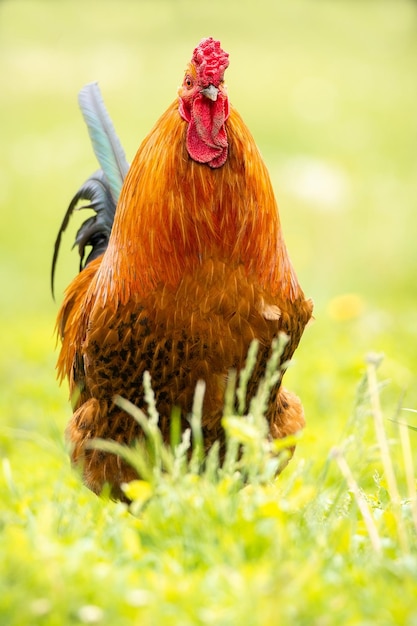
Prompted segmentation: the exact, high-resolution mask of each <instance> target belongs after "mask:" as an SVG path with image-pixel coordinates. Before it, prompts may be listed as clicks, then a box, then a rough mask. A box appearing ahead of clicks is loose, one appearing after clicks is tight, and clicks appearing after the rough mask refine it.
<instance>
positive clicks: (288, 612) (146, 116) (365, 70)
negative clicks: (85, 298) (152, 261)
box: [0, 0, 417, 626]
mask: <svg viewBox="0 0 417 626" xmlns="http://www.w3.org/2000/svg"><path fill="white" fill-rule="evenodd" d="M415 13H416V8H415V4H414V3H412V2H411V1H410V2H406V1H405V0H397V2H389V1H384V0H380V1H378V2H376V1H371V0H369V1H368V0H365V1H362V2H353V1H348V0H340V1H338V2H334V1H333V2H331V1H330V0H321V1H320V2H314V1H313V0H296V1H294V2H284V1H282V0H280V1H277V2H273V1H272V0H261V1H260V2H258V3H256V4H252V3H249V2H241V1H239V2H238V1H237V0H232V1H231V2H229V3H225V2H220V1H218V0H214V1H213V2H207V1H205V2H203V1H194V2H191V0H175V1H174V0H172V1H168V0H158V1H154V2H151V1H150V0H149V1H143V0H141V1H139V2H136V3H133V2H119V3H110V2H107V3H106V2H104V3H103V2H101V3H99V2H91V1H88V2H84V3H82V4H79V3H75V2H69V1H68V2H67V1H61V2H59V3H53V4H52V3H49V2H46V1H45V2H40V1H38V0H33V1H31V2H25V1H23V0H15V1H11V0H4V1H3V3H1V4H0V94H1V95H0V120H1V122H0V125H1V138H2V149H1V156H0V205H1V206H0V215H1V220H2V221H1V228H0V276H1V293H2V295H1V307H0V346H1V355H0V385H1V393H0V416H1V424H0V457H1V463H2V467H1V469H0V497H1V506H0V622H1V623H5V624H10V625H13V626H14V625H16V626H18V625H19V626H20V625H21V624H42V625H51V626H52V625H53V626H55V625H56V624H82V623H87V624H88V623H90V624H91V623H93V624H94V623H96V624H103V625H106V624H118V625H119V624H120V625H122V626H123V625H124V624H141V625H142V624H150V625H153V624H181V625H183V624H185V625H187V624H221V625H226V624H231V625H232V624H233V625H234V624H244V625H246V624H247V625H251V624H256V625H260V624H262V626H263V625H264V624H275V623H282V624H297V625H299V624H300V625H302V624H306V625H309V626H310V625H311V624H315V625H317V626H326V625H327V624H329V625H332V624H336V623H343V624H347V625H350V624H355V625H361V626H367V625H371V624H376V623H377V624H378V625H379V624H382V625H385V624H386V625H396V624H409V625H413V624H417V608H416V603H415V589H416V587H417V556H416V549H415V543H416V532H417V528H416V520H415V517H413V508H412V503H413V498H415V488H416V479H415V469H413V468H412V464H414V468H415V467H416V459H415V452H414V451H415V449H416V436H417V435H416V432H415V431H414V430H412V429H409V430H404V429H400V428H399V426H398V424H397V423H395V422H393V421H392V420H396V421H400V422H407V423H408V424H409V425H410V426H411V427H413V428H415V427H416V425H417V416H416V413H415V412H412V411H405V410H404V409H405V408H408V409H412V410H415V409H416V408H417V380H416V365H417V356H416V355H417V350H416V347H417V326H416V323H415V270H416V266H417V252H416V250H417V248H416V246H415V234H414V233H415V232H416V227H417V218H416V214H417V213H416V209H417V206H416V204H417V161H416V158H415V137H416V131H417V116H416V115H415V103H416V100H417V83H416V81H415V61H414V59H415V55H416V52H417V50H416V48H417V43H416V42H417V39H416V36H415V35H416V33H415V30H416V25H415V24H416V22H415V18H416V15H415ZM210 34H211V35H213V36H215V37H218V38H219V39H221V41H222V43H223V45H224V47H225V48H226V49H227V50H228V51H229V52H230V55H231V65H230V68H229V69H228V75H227V81H228V86H229V93H230V96H231V99H232V101H233V103H234V104H235V105H236V106H237V108H238V109H239V111H240V112H241V113H242V115H243V116H244V118H245V120H246V121H247V123H248V125H249V127H250V128H251V130H252V132H253V134H254V135H255V138H256V140H257V142H258V145H259V146H260V148H261V151H262V153H263V155H264V158H265V160H266V162H267V165H268V167H269V169H270V172H271V176H272V180H273V184H274V187H275V189H276V193H277V197H278V201H279V205H280V212H281V219H282V222H283V226H284V232H285V235H286V240H287V244H288V248H289V250H290V253H291V257H292V259H293V261H294V265H295V267H296V269H297V272H298V274H299V278H300V282H301V283H302V285H303V287H304V289H305V291H306V293H307V294H308V295H309V296H312V297H313V298H314V300H315V303H316V309H315V317H316V321H315V323H314V324H313V325H312V326H311V327H309V328H308V329H307V331H306V333H305V336H304V337H303V340H302V342H301V345H300V347H299V349H298V350H297V352H296V355H295V360H294V364H293V367H291V368H290V370H289V371H288V372H287V374H286V384H287V386H288V387H290V388H292V389H294V390H295V391H296V392H297V393H298V394H299V395H300V396H301V398H302V399H303V402H304V405H305V409H306V414H307V428H306V430H305V432H304V433H303V436H302V437H301V439H300V441H299V442H298V447H297V452H296V455H295V457H294V459H293V460H292V461H291V463H290V464H289V466H288V468H287V469H286V470H285V471H284V473H283V474H282V476H280V477H279V478H278V479H277V480H272V479H271V477H270V474H269V469H270V465H269V463H268V459H269V460H270V457H269V454H270V452H271V451H270V450H268V444H267V442H265V441H264V439H263V437H261V436H259V435H256V433H259V432H261V430H262V422H261V421H258V422H257V428H255V430H254V429H253V427H252V425H250V424H249V425H248V427H247V428H246V430H245V429H244V427H243V426H242V428H241V429H239V422H238V423H237V424H236V422H233V421H232V422H231V423H230V425H231V427H232V426H233V427H234V430H233V431H232V434H233V435H234V436H235V437H237V438H238V439H239V438H240V439H242V437H243V439H245V443H246V446H247V450H248V455H247V457H246V460H245V461H244V462H243V464H242V465H241V466H239V464H238V465H237V466H236V465H233V464H232V463H231V464H230V466H229V467H228V468H225V469H224V470H223V471H222V472H221V471H217V470H216V467H215V464H214V463H213V464H212V465H211V471H210V472H209V471H207V472H202V473H197V472H196V469H195V467H188V466H187V465H186V464H185V462H180V461H177V464H175V463H171V465H170V461H169V458H170V457H169V454H168V453H163V454H164V459H165V460H164V462H165V463H166V464H168V466H169V467H168V469H169V471H167V472H165V473H161V472H159V471H156V470H155V471H154V472H153V473H152V474H151V475H149V476H147V480H146V481H143V482H142V483H138V484H136V485H133V486H132V489H133V495H134V496H135V505H134V511H133V512H134V514H133V515H132V514H131V513H129V512H128V511H127V510H126V507H125V506H124V505H121V504H114V503H112V502H109V501H107V500H106V499H99V498H96V497H95V496H93V495H92V494H90V493H89V492H88V491H87V490H86V489H85V488H84V487H82V486H81V485H80V482H79V479H78V477H77V476H76V475H75V474H74V473H73V472H72V471H71V469H70V467H69V463H68V455H67V451H66V450H65V445H64V442H63V431H64V428H65V423H66V422H67V420H68V417H69V414H70V409H69V404H68V402H67V389H66V388H65V386H63V387H62V388H59V387H58V386H57V383H56V381H55V372H54V362H55V358H56V352H55V340H54V336H53V327H54V320H55V316H56V311H57V304H55V303H53V301H52V300H51V298H50V294H49V266H50V258H51V252H52V247H53V242H54V237H55V233H56V230H57V228H58V226H59V223H60V220H61V218H62V215H63V212H64V210H65V208H66V206H67V204H68V201H69V200H70V198H71V197H72V194H73V193H74V191H75V190H76V189H77V188H78V187H79V185H80V184H81V183H82V182H83V181H84V180H85V179H86V178H87V177H88V176H89V174H90V173H91V172H92V171H93V170H94V169H95V168H96V163H95V161H94V157H93V154H92V151H91V149H90V146H89V140H88V136H87V133H86V131H85V128H84V125H83V122H82V119H81V115H80V114H79V111H78V108H77V103H76V95H77V92H78V90H79V88H80V87H81V86H82V85H83V84H85V83H86V82H89V81H91V80H98V81H99V82H100V85H101V88H102V92H103V95H104V98H105V101H106V103H107V105H108V108H109V111H110V113H111V116H112V118H113V121H114V123H115V126H116V129H117V131H118V133H119V136H120V138H121V140H122V143H123V145H124V146H125V148H126V153H127V156H128V158H129V159H131V158H132V157H133V154H134V152H135V150H136V148H137V146H138V144H139V142H140V141H141V139H142V138H143V136H144V135H145V134H146V132H147V131H148V130H149V129H150V127H151V125H152V124H153V123H154V121H155V120H156V118H157V117H158V116H159V115H160V113H161V112H162V111H163V110H164V109H165V108H166V107H167V105H168V104H169V102H170V101H171V100H172V99H173V98H174V97H175V92H176V88H177V85H178V84H179V83H180V80H181V74H182V70H183V68H184V65H185V63H186V61H187V59H188V58H189V55H190V51H191V50H192V48H193V46H194V45H195V44H196V43H197V42H198V40H199V39H200V38H201V37H203V36H207V35H210ZM70 245H71V234H70V235H68V237H67V238H66V241H65V242H64V248H65V246H66V249H64V254H63V257H62V261H61V264H60V266H59V268H58V285H57V287H58V289H57V292H58V296H57V297H58V299H59V298H60V297H61V295H60V294H61V293H62V289H63V288H64V287H65V285H66V283H67V282H68V281H69V279H70V277H71V276H73V275H74V273H75V272H76V270H77V260H76V258H75V257H76V255H75V254H70V252H69V248H70ZM370 352H373V353H383V354H384V358H383V360H382V362H381V364H380V365H379V367H378V368H377V367H376V365H375V362H374V361H373V360H372V359H371V360H370V361H366V358H365V355H366V354H368V353H370ZM376 376H378V379H377V384H376V383H375V377H376ZM376 387H377V388H376ZM381 416H382V424H383V429H381V428H380V426H378V424H380V421H381ZM248 433H252V436H248ZM377 433H379V435H378V434H377ZM381 433H382V434H383V436H382V435H381ZM407 434H408V438H407ZM381 436H382V439H381ZM245 437H246V438H245ZM408 440H409V442H410V448H411V451H412V452H411V459H412V460H411V465H410V461H409V457H408ZM261 453H262V454H261ZM413 457H414V458H413ZM271 462H272V461H271ZM248 469H250V476H249V478H248V480H247V483H246V484H245V485H243V486H242V476H245V475H246V476H247V474H248ZM393 476H394V478H393ZM414 502H415V500H414Z"/></svg>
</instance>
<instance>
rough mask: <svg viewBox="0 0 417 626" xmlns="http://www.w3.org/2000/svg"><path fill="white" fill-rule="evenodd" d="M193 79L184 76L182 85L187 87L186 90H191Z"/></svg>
mask: <svg viewBox="0 0 417 626" xmlns="http://www.w3.org/2000/svg"><path fill="white" fill-rule="evenodd" d="M193 84H194V83H193V79H192V78H191V76H186V77H185V78H184V85H185V86H186V87H187V89H191V88H192V86H193Z"/></svg>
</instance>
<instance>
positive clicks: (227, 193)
mask: <svg viewBox="0 0 417 626" xmlns="http://www.w3.org/2000/svg"><path fill="white" fill-rule="evenodd" d="M228 65H229V55H228V54H227V53H226V52H225V51H224V50H223V49H222V48H221V46H220V42H218V41H215V40H214V39H212V38H211V37H210V38H207V39H203V40H202V41H201V42H200V43H199V44H198V46H197V47H196V48H195V50H194V52H193V55H192V59H191V62H190V63H189V64H188V66H187V69H186V71H185V76H184V79H183V82H182V85H181V86H180V87H179V90H178V97H177V98H176V99H175V101H174V102H173V103H172V104H171V105H170V106H169V107H168V109H167V110H166V112H165V113H164V114H163V115H162V117H160V119H159V120H158V121H157V123H156V124H155V126H154V128H153V129H152V130H151V132H150V133H149V134H148V136H147V137H146V138H145V139H144V141H143V142H142V144H141V146H140V147H139V149H138V152H137V154H136V156H135V158H134V160H133V162H132V164H131V165H130V167H128V165H127V162H126V160H125V156H124V153H123V150H122V149H121V146H120V144H119V143H118V140H117V138H116V137H115V134H114V132H113V130H112V127H111V123H110V121H109V118H107V114H106V112H105V109H104V105H103V106H101V104H100V102H99V96H98V95H97V89H98V88H97V89H96V91H94V89H92V91H91V89H90V91H89V90H88V89H87V90H84V91H83V92H82V93H83V95H82V96H80V98H81V100H80V102H81V104H82V98H84V106H83V105H82V109H83V111H84V114H85V117H86V119H87V123H88V125H89V130H90V134H91V136H92V140H93V143H94V144H95V145H96V146H98V147H97V150H96V152H97V153H100V152H101V156H103V152H106V150H107V154H105V155H104V156H105V158H104V159H103V158H102V159H101V163H102V168H103V169H102V170H100V171H99V172H97V173H96V174H94V175H93V176H92V177H91V178H90V179H89V180H88V181H87V182H86V183H85V184H84V185H83V186H82V187H81V189H80V190H79V192H78V193H77V194H76V196H75V197H74V199H73V201H72V202H71V204H70V207H69V209H68V211H67V214H66V216H65V218H64V221H63V224H62V227H61V229H60V232H59V235H58V238H57V242H56V245H55V253H54V259H53V268H52V280H53V273H54V268H55V263H56V258H57V254H58V249H59V243H60V239H61V235H62V232H63V230H64V229H65V227H66V225H67V223H68V220H69V217H70V215H71V213H72V211H73V209H74V208H75V206H76V205H77V203H78V202H79V200H82V199H84V200H87V201H88V202H89V204H88V206H89V207H91V208H93V209H94V210H95V213H96V214H95V215H94V216H93V217H90V218H89V219H88V220H87V221H86V222H85V223H84V224H83V225H82V226H81V228H80V230H79V231H78V234H77V238H76V243H77V244H78V246H79V248H80V255H81V266H80V269H81V271H80V273H79V274H78V275H77V276H76V278H75V279H74V280H73V281H72V283H71V284H70V285H69V287H68V288H67V290H66V292H65V297H64V301H63V304H62V306H61V309H60V311H59V314H58V319H57V327H58V332H59V336H60V339H61V349H60V354H59V358H58V364H57V369H58V375H59V377H60V378H61V379H63V378H68V380H69V386H70V393H71V397H72V399H73V409H74V413H73V415H72V418H71V420H70V422H69V425H68V427H67V430H66V434H67V437H68V440H69V442H70V445H71V457H72V461H73V463H74V464H75V465H76V466H80V467H81V468H82V472H83V478H84V482H85V484H86V485H87V486H88V487H89V488H90V489H91V490H92V491H94V492H95V493H97V494H99V493H100V492H101V491H102V489H103V487H104V485H105V484H106V483H108V484H109V486H110V491H111V495H112V496H113V497H114V498H121V499H124V494H123V490H122V484H123V483H126V482H129V481H130V480H132V479H134V478H136V477H137V476H136V473H135V471H134V470H133V469H132V467H130V466H129V465H128V464H126V463H125V462H124V461H123V460H122V459H121V458H120V457H118V456H117V455H115V454H110V453H108V452H104V451H103V450H99V449H96V448H94V447H93V446H92V445H91V442H92V440H94V439H95V438H102V439H106V440H113V441H116V442H118V443H120V444H123V445H131V444H132V443H133V442H134V441H135V440H137V439H139V438H141V437H143V433H142V431H141V429H140V427H139V425H138V424H137V422H136V421H135V420H134V419H133V418H132V417H131V416H130V415H129V414H128V413H126V412H125V411H124V410H122V408H120V406H119V405H118V404H116V403H115V402H114V397H115V396H116V395H119V396H122V397H124V398H126V399H128V400H130V401H131V402H133V403H134V404H136V405H137V406H139V407H144V405H145V400H144V389H143V375H144V372H145V371H148V372H149V373H150V376H151V380H152V387H153V390H154V394H155V401H156V406H157V409H158V413H159V415H160V422H159V427H160V429H161V432H162V435H163V437H164V439H165V440H166V441H169V434H170V420H171V415H172V410H173V408H174V407H177V409H178V410H179V411H180V413H181V423H182V428H183V429H185V428H187V427H188V422H187V418H188V416H189V415H190V412H191V409H192V403H193V396H194V391H195V387H196V384H197V382H198V381H199V380H203V381H204V382H205V396H204V403H203V416H202V431H203V437H204V445H205V447H206V449H207V450H208V449H209V448H210V447H211V445H212V444H213V442H214V441H219V442H220V444H221V445H223V444H224V437H225V435H224V431H223V428H222V410H223V405H224V394H225V388H226V383H227V376H228V373H229V372H230V370H235V371H236V372H239V371H240V370H241V369H242V368H243V367H244V365H245V359H246V355H247V352H248V348H249V346H250V344H251V342H252V341H253V340H257V342H258V344H259V349H258V353H257V361H256V365H255V368H254V371H253V373H252V378H251V380H250V381H249V384H248V398H247V401H248V402H249V400H250V397H251V396H253V395H254V393H255V391H256V387H257V384H258V383H259V381H260V379H261V378H262V376H263V374H264V371H265V366H266V363H267V361H268V358H269V356H270V354H271V344H272V343H273V341H274V338H276V337H277V336H278V335H279V334H280V333H285V334H286V335H287V336H288V341H287V343H286V345H285V348H284V350H283V353H282V355H281V357H280V359H281V365H282V366H283V368H282V373H283V372H284V370H285V363H287V362H288V360H289V359H290V358H291V356H292V354H293V352H294V350H295V349H296V347H297V345H298V343H299V340H300V338H301V335H302V333H303V330H304V327H305V326H306V324H307V322H308V321H309V320H310V318H311V315H312V308H313V305H312V302H311V300H307V299H305V297H304V294H303V291H302V290H301V287H300V285H299V283H298V281H297V277H296V274H295V272H294V270H293V267H292V265H291V262H290V259H289V256H288V253H287V249H286V246H285V243H284V240H283V235H282V231H281V226H280V220H279V215H278V209H277V204H276V200H275V197H274V193H273V189H272V185H271V181H270V178H269V175H268V172H267V169H266V166H265V164H264V162H263V160H262V158H261V156H260V153H259V151H258V149H257V147H256V145H255V142H254V139H253V137H252V135H251V134H250V132H249V130H248V128H247V127H246V125H245V124H244V122H243V120H242V118H241V117H240V115H239V113H238V112H237V111H236V109H235V108H234V107H233V106H232V105H231V103H230V102H229V98H228V94H227V89H226V86H225V83H224V73H225V70H226V69H227V67H228ZM91 93H93V99H94V98H95V99H96V106H90V105H91V103H90V104H86V102H87V101H88V99H89V98H90V99H91V97H92V96H91ZM94 94H95V95H94ZM97 102H98V105H97ZM97 110H98V111H99V113H98V114H97ZM94 117H96V119H94ZM88 118H89V119H88ZM106 124H107V139H106V141H107V140H108V138H109V137H110V141H109V147H108V148H106V145H104V147H103V145H101V147H100V146H99V145H98V144H100V137H99V138H98V139H97V137H98V136H99V135H100V125H101V126H103V125H104V126H106ZM104 134H105V133H104ZM106 141H105V142H104V144H105V143H106ZM106 159H107V165H106ZM110 161H113V162H114V163H113V164H114V167H110V168H109V167H108V163H109V162H110ZM106 168H107V170H108V171H110V174H109V173H107V172H106ZM105 172H106V173H105ZM112 179H113V180H112ZM120 189H121V191H120ZM119 192H120V197H119ZM86 246H91V248H92V249H91V252H90V254H89V256H88V258H87V259H84V257H85V250H86ZM281 377H282V376H281ZM266 418H267V420H268V423H269V431H270V435H271V437H273V438H283V437H286V436H287V435H291V434H293V433H296V432H297V431H299V430H300V429H302V427H303V425H304V415H303V409H302V405H301V403H300V401H299V399H298V398H297V397H296V396H295V395H294V394H292V393H291V392H289V391H287V390H286V389H284V388H283V387H282V386H281V378H280V380H279V382H278V384H276V385H275V387H274V388H273V390H272V393H271V397H270V400H269V405H268V408H267V412H266Z"/></svg>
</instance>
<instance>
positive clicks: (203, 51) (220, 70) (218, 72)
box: [192, 37, 229, 85]
mask: <svg viewBox="0 0 417 626" xmlns="http://www.w3.org/2000/svg"><path fill="white" fill-rule="evenodd" d="M192 62H193V63H194V65H195V67H196V70H197V74H198V78H199V82H200V83H203V84H204V85H209V84H213V85H218V84H219V83H220V82H221V81H222V80H223V74H224V72H225V70H226V69H227V67H228V66H229V55H228V53H227V52H225V51H224V50H222V48H221V46H220V41H215V40H214V39H213V37H208V38H207V39H203V40H202V41H200V43H199V44H198V46H197V47H196V48H195V50H194V52H193V58H192Z"/></svg>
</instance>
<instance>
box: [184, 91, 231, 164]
mask: <svg viewBox="0 0 417 626" xmlns="http://www.w3.org/2000/svg"><path fill="white" fill-rule="evenodd" d="M184 105H185V103H184V102H183V101H180V114H181V116H182V117H183V118H184V119H185V120H186V121H187V122H188V129H187V150H188V154H189V155H190V157H191V158H192V159H193V160H194V161H197V162H198V163H207V165H209V166H210V167H213V168H216V167H221V166H222V165H223V164H224V163H225V161H226V159H227V150H228V142H227V133H226V128H225V126H224V123H225V121H226V119H227V118H228V115H229V102H228V99H227V97H225V96H224V95H223V94H221V93H219V95H218V97H217V100H216V101H215V102H213V101H212V100H209V99H208V98H206V96H203V95H202V94H198V95H197V96H196V97H195V99H194V100H193V102H192V105H191V109H188V107H186V106H184Z"/></svg>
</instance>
